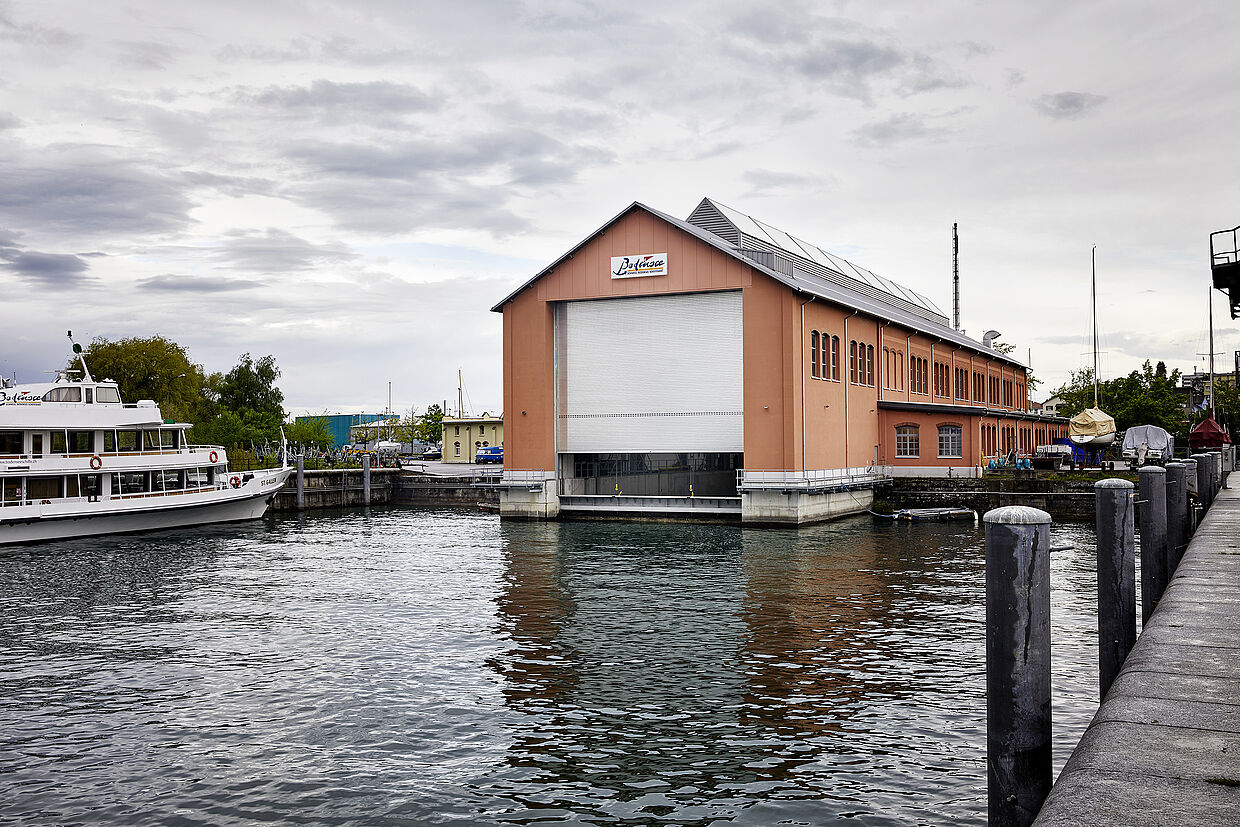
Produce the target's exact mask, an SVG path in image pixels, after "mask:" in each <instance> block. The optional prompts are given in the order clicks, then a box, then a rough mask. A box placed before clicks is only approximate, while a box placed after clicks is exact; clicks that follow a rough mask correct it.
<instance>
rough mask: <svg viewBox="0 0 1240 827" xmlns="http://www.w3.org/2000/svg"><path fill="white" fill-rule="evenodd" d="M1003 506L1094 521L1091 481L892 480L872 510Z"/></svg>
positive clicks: (978, 509) (1030, 478) (980, 510)
mask: <svg viewBox="0 0 1240 827" xmlns="http://www.w3.org/2000/svg"><path fill="white" fill-rule="evenodd" d="M1005 505H1028V506H1032V507H1034V508H1040V509H1042V510H1043V511H1045V512H1047V513H1048V514H1050V515H1051V517H1052V518H1053V519H1056V520H1087V521H1092V520H1093V519H1094V480H1048V479H1038V478H1037V477H1035V476H1034V475H1033V474H1032V473H1030V474H1029V475H1028V476H1024V475H1022V476H1019V477H1016V478H1012V477H983V478H980V479H979V478H973V477H950V478H946V477H896V478H895V479H893V480H892V482H891V486H890V487H889V488H885V489H883V490H882V491H881V492H880V493H879V496H878V506H877V507H876V509H875V510H878V511H882V510H883V509H884V508H887V509H892V510H895V509H901V508H934V507H938V506H961V507H963V508H972V509H973V510H974V511H976V512H977V513H978V514H985V513H986V512H987V511H990V510H992V509H995V508H1000V507H1002V506H1005Z"/></svg>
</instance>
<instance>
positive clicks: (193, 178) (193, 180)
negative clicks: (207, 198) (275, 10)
mask: <svg viewBox="0 0 1240 827" xmlns="http://www.w3.org/2000/svg"><path fill="white" fill-rule="evenodd" d="M183 180H184V181H185V182H186V183H188V184H189V185H190V186H193V187H201V188H203V189H212V190H215V191H216V192H219V193H221V194H223V195H228V196H231V197H233V198H241V197H243V196H246V195H268V196H274V195H277V194H278V192H279V186H278V185H277V184H276V183H275V182H274V181H270V180H268V179H266V178H250V177H245V176H239V175H219V174H217V173H214V172H187V173H185V174H184V176H183Z"/></svg>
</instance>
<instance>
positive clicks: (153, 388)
mask: <svg viewBox="0 0 1240 827" xmlns="http://www.w3.org/2000/svg"><path fill="white" fill-rule="evenodd" d="M83 355H84V356H85V358H86V366H87V367H88V368H89V369H90V372H91V375H92V377H93V378H95V379H113V380H115V381H116V384H117V386H118V387H119V388H120V392H121V399H123V400H124V401H125V402H130V403H132V402H137V401H138V400H139V399H152V400H154V401H155V402H157V403H158V404H159V406H160V412H161V413H162V414H163V415H164V417H165V418H167V419H175V420H176V421H178V422H189V423H195V422H199V421H200V420H202V419H204V418H206V417H208V416H210V414H211V404H210V400H209V399H208V398H207V396H206V395H205V394H204V389H205V386H206V381H207V379H206V377H205V376H204V375H203V372H202V366H201V365H199V364H197V363H195V362H193V361H191V360H190V358H189V354H188V353H186V352H185V348H183V347H181V346H180V345H178V344H177V343H176V342H174V341H172V340H170V339H166V338H164V337H163V336H151V337H148V338H140V337H130V338H127V339H120V340H118V341H110V340H108V339H106V338H104V337H102V336H100V337H97V338H96V339H95V340H94V341H92V342H91V343H90V345H89V346H88V347H87V348H86V352H85V353H84V354H83ZM67 368H68V369H70V370H80V369H81V364H80V363H79V362H78V359H77V357H76V356H75V357H73V358H72V359H70V360H69V364H68V365H67Z"/></svg>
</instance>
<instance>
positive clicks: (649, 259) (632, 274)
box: [611, 253, 667, 279]
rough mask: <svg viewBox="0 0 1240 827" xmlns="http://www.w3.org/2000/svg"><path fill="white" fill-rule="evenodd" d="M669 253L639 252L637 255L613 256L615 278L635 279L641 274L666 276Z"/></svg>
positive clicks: (612, 266)
mask: <svg viewBox="0 0 1240 827" xmlns="http://www.w3.org/2000/svg"><path fill="white" fill-rule="evenodd" d="M666 275H667V253H639V254H638V255H635V256H612V257H611V277H612V278H613V279H635V278H638V277H639V276H666Z"/></svg>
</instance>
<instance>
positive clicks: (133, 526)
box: [0, 344, 292, 546]
mask: <svg viewBox="0 0 1240 827" xmlns="http://www.w3.org/2000/svg"><path fill="white" fill-rule="evenodd" d="M73 349H74V352H75V353H78V354H79V355H80V354H81V347H80V346H78V345H76V344H75V345H74V346H73ZM77 373H79V372H78V371H72V372H70V371H60V372H58V373H57V376H56V380H55V381H54V382H43V383H34V384H26V385H18V384H16V383H15V382H12V381H4V380H0V546H3V545H10V544H14V543H32V542H40V541H45V540H60V539H66V538H70V537H92V536H95V535H99V534H115V533H122V532H131V531H151V530H155V529H167V528H179V527H182V526H191V525H201V524H205V523H219V522H230V521H233V520H248V519H252V518H255V517H260V516H262V515H263V513H264V512H265V511H266V510H267V507H268V506H269V505H270V504H271V502H272V500H274V499H275V496H276V493H277V492H278V491H279V490H280V488H281V486H283V485H284V481H285V480H286V479H287V478H288V476H289V474H290V473H292V469H291V468H290V467H288V466H287V461H286V462H285V463H284V467H281V468H272V469H266V470H261V471H253V472H245V473H238V472H230V471H229V469H228V454H227V451H225V450H224V448H223V447H221V446H218V445H190V444H189V442H188V440H187V439H186V431H187V430H188V429H189V427H190V426H189V425H188V424H187V423H174V422H171V421H165V420H164V419H163V416H162V414H161V413H160V410H159V406H158V405H156V404H155V402H153V401H151V400H140V401H139V402H137V403H136V404H124V403H123V402H122V401H121V396H120V390H119V388H118V387H117V384H116V382H113V381H111V380H104V381H95V380H93V379H92V378H91V376H90V371H89V369H87V367H86V361H85V359H82V371H80V373H81V374H82V376H81V377H80V378H79V377H77V376H76V375H75V374H77Z"/></svg>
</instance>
